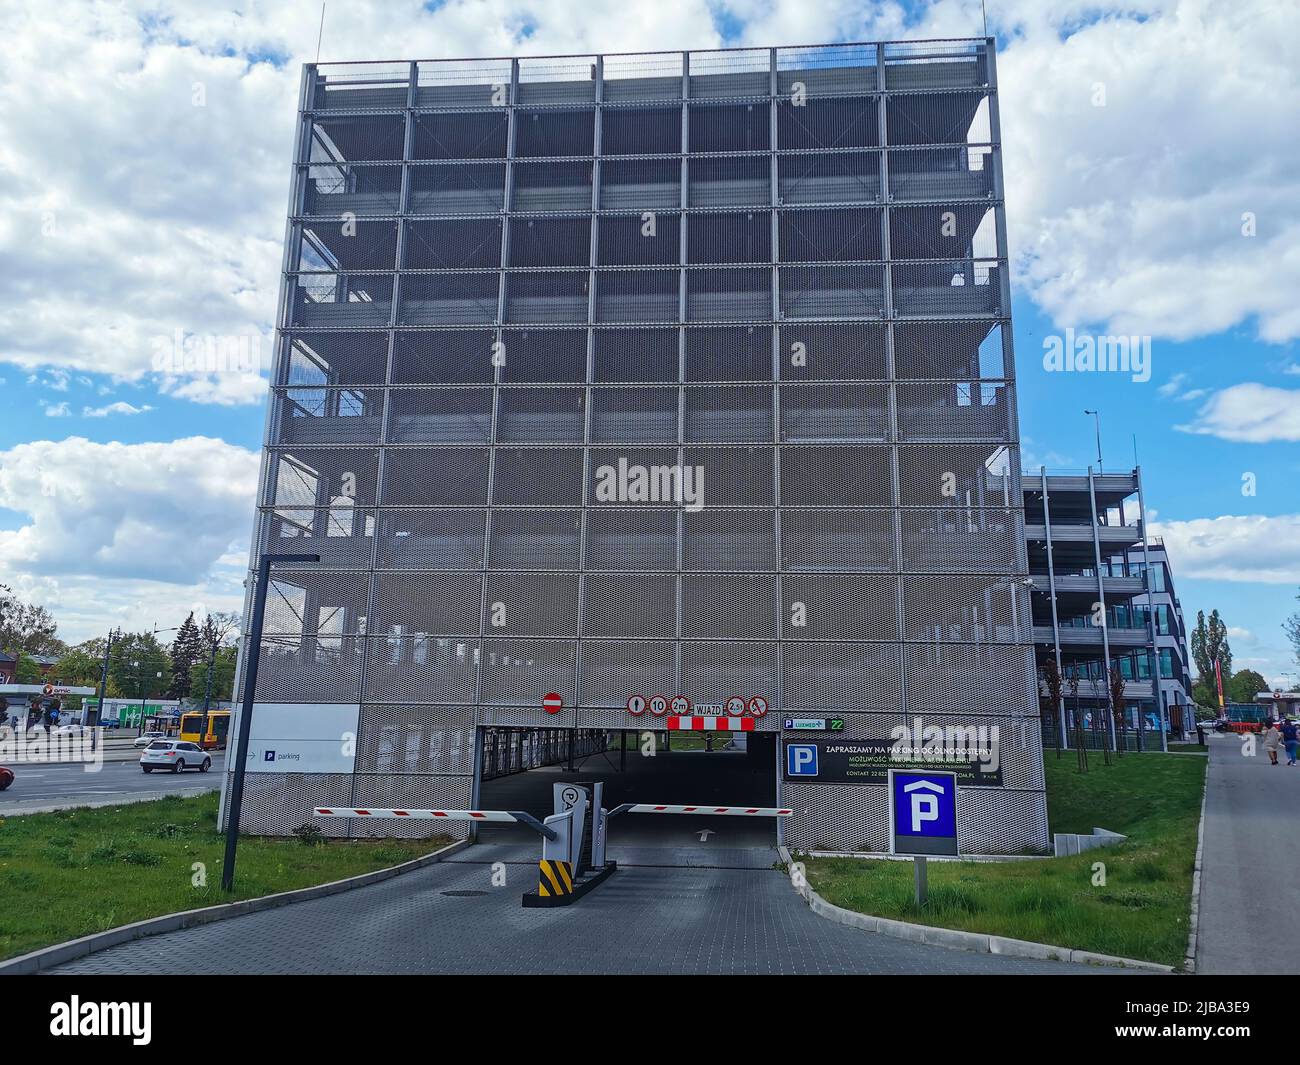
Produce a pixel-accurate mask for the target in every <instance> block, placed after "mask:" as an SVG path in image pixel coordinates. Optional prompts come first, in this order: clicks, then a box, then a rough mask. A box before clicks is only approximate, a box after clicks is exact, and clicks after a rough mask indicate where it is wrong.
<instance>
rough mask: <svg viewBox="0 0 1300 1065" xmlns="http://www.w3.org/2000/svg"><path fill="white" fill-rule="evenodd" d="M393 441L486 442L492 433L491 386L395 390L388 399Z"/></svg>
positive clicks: (400, 442)
mask: <svg viewBox="0 0 1300 1065" xmlns="http://www.w3.org/2000/svg"><path fill="white" fill-rule="evenodd" d="M388 407H389V410H388V441H389V443H393V444H433V443H447V444H486V443H488V441H489V438H490V437H491V435H492V389H490V388H409V389H394V390H393V391H392V392H390V393H389V400H388Z"/></svg>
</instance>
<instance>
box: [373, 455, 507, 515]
mask: <svg viewBox="0 0 1300 1065" xmlns="http://www.w3.org/2000/svg"><path fill="white" fill-rule="evenodd" d="M487 456H488V453H487V451H486V450H485V449H483V448H443V449H436V448H400V449H398V448H390V449H389V450H388V452H387V454H386V455H385V456H384V503H385V505H387V506H417V507H420V506H423V507H439V506H450V507H473V506H480V507H481V506H483V504H485V503H486V502H487Z"/></svg>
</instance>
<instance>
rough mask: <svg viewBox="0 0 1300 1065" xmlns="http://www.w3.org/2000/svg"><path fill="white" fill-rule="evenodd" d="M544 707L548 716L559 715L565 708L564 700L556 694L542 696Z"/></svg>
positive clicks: (549, 693) (550, 693)
mask: <svg viewBox="0 0 1300 1065" xmlns="http://www.w3.org/2000/svg"><path fill="white" fill-rule="evenodd" d="M542 707H543V709H545V711H546V712H547V713H548V714H558V713H559V712H560V711H561V710H562V709H563V708H564V700H563V699H561V698H560V697H559V696H558V695H557V694H556V693H555V692H548V693H547V694H546V695H544V696H542Z"/></svg>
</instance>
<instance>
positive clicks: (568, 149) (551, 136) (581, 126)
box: [515, 108, 596, 158]
mask: <svg viewBox="0 0 1300 1065" xmlns="http://www.w3.org/2000/svg"><path fill="white" fill-rule="evenodd" d="M595 116H596V113H595V112H594V111H592V110H590V109H586V108H584V109H581V110H569V109H567V108H566V109H555V110H546V111H528V110H520V111H518V112H516V114H515V152H516V153H517V154H518V155H520V156H521V157H523V158H528V157H529V156H546V157H551V156H563V155H591V152H592V143H593V140H592V138H593V135H594V131H595V128H596V122H595Z"/></svg>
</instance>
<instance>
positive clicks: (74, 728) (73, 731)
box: [59, 721, 88, 736]
mask: <svg viewBox="0 0 1300 1065" xmlns="http://www.w3.org/2000/svg"><path fill="white" fill-rule="evenodd" d="M59 731H60V732H62V733H63V734H64V735H67V736H80V735H81V734H82V733H83V732H86V731H88V730H87V728H86V726H85V725H78V724H77V723H76V722H75V721H74V722H72V723H71V724H68V725H60V726H59Z"/></svg>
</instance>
